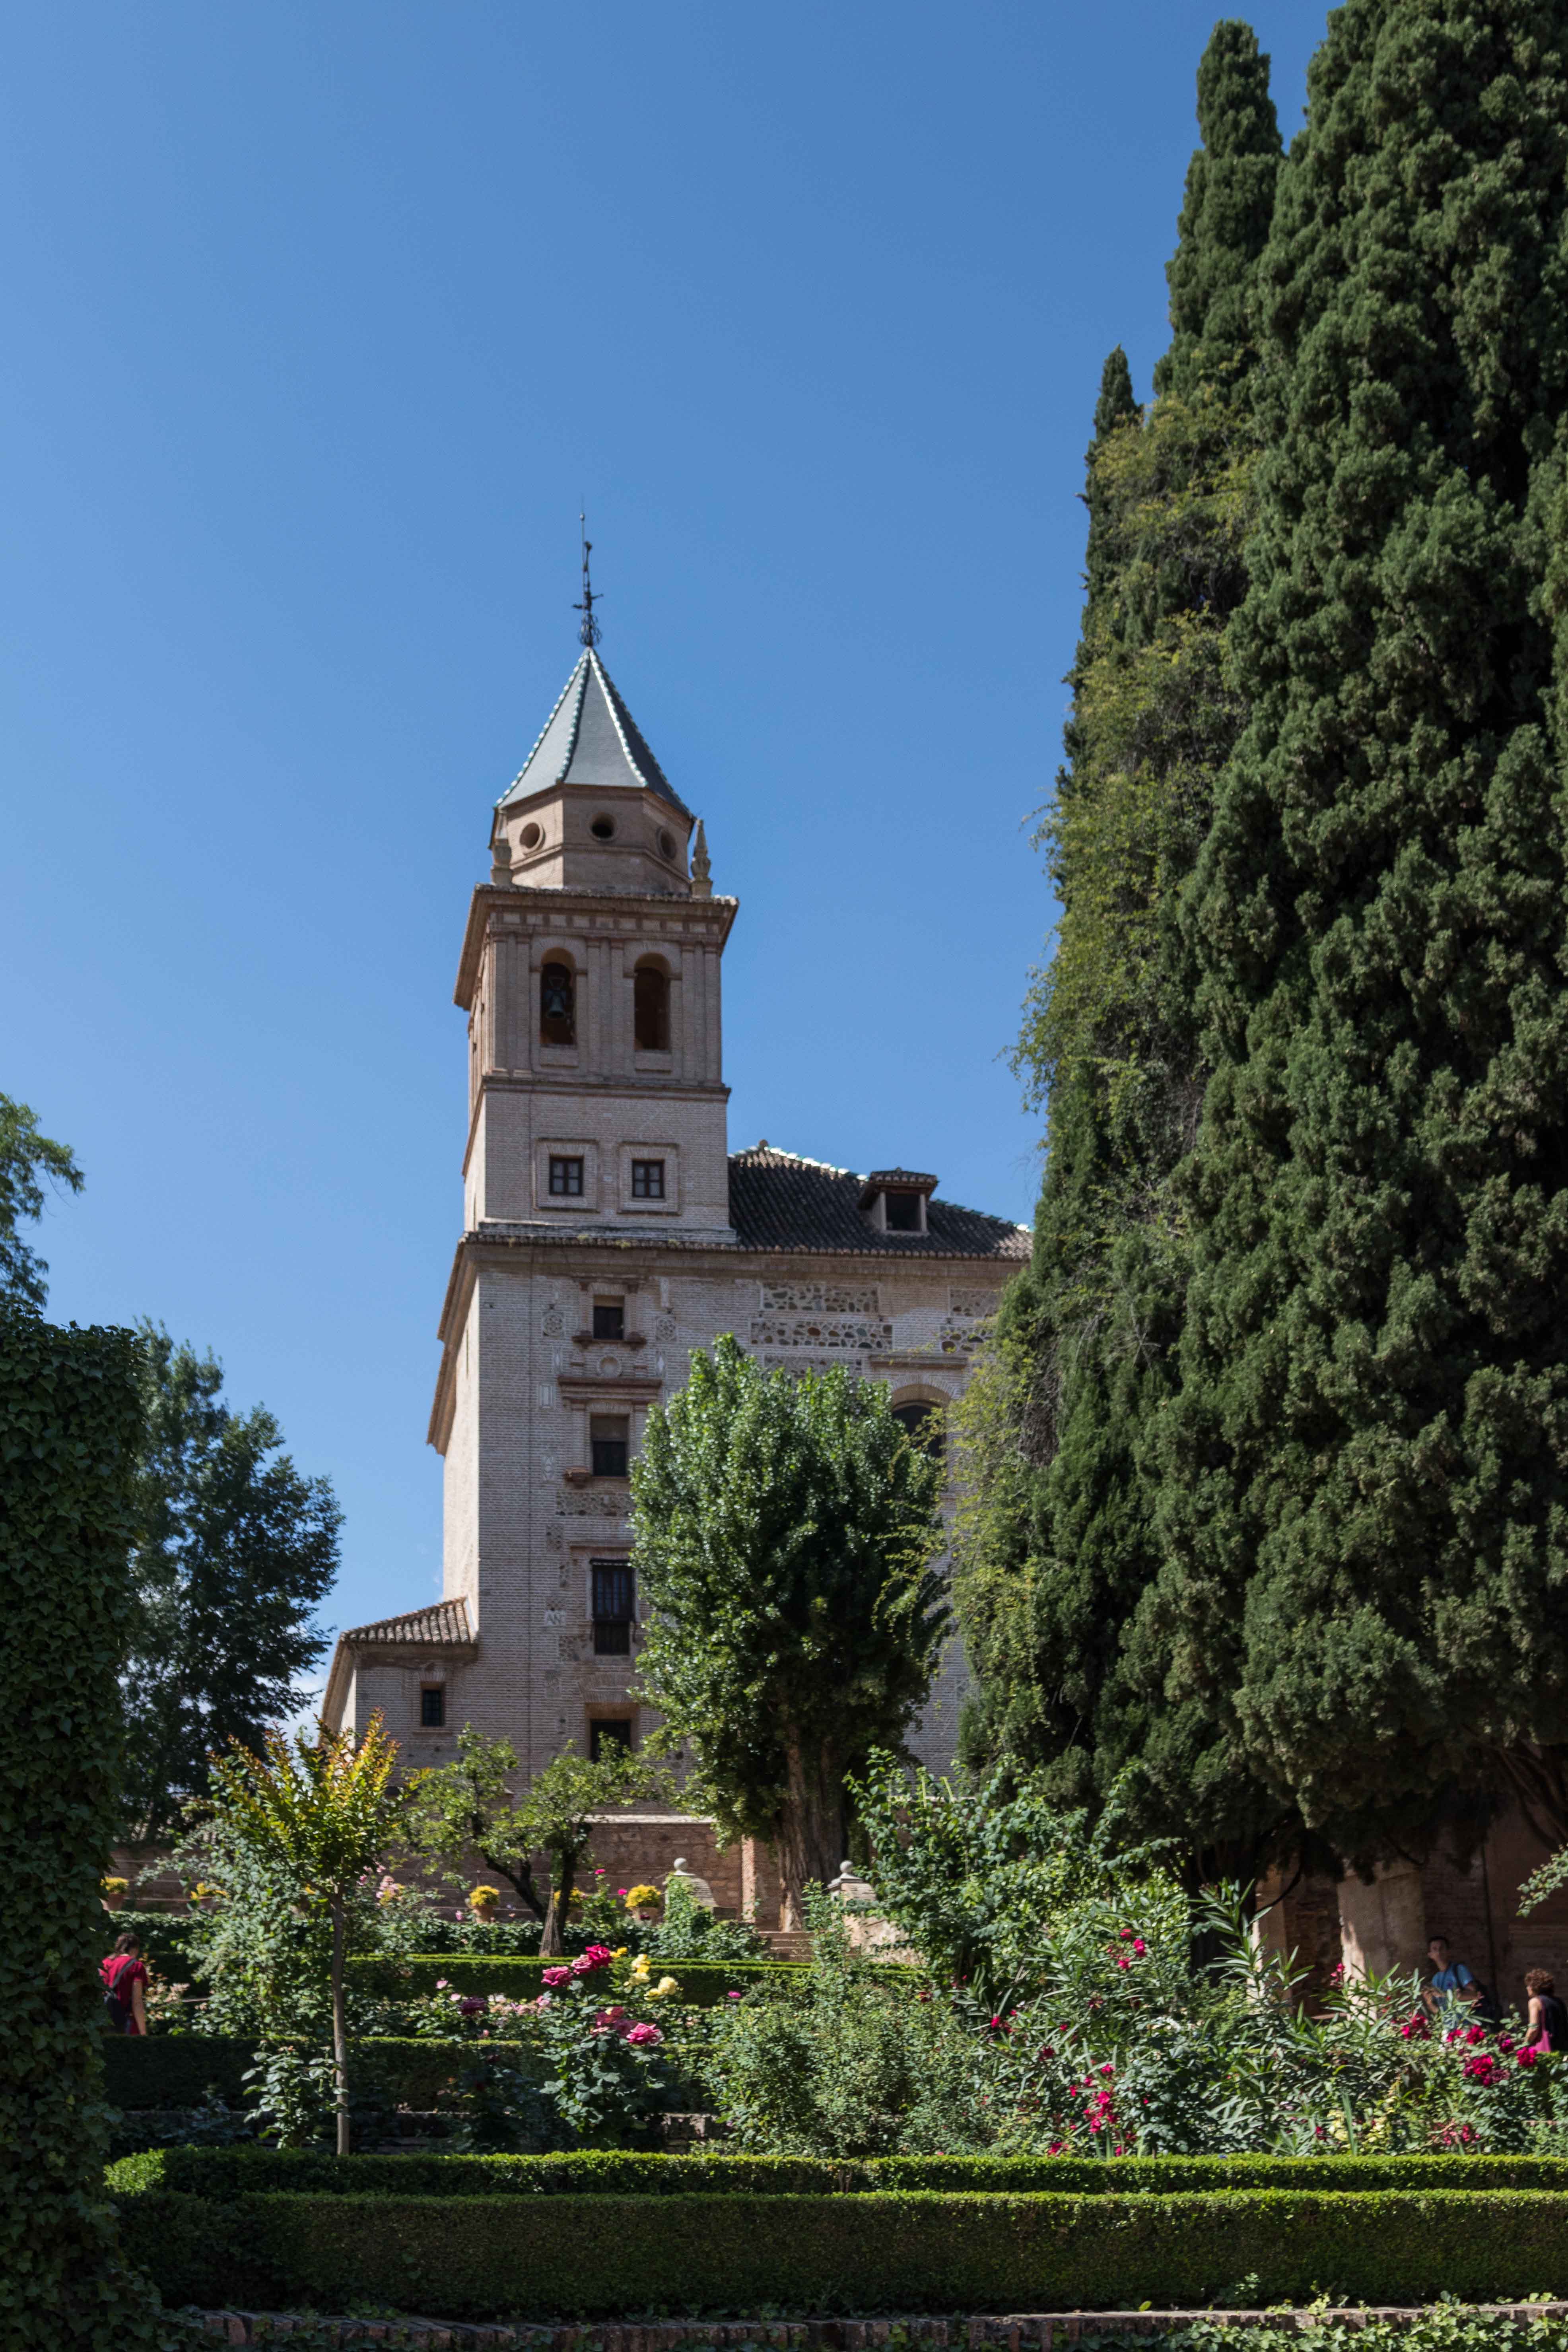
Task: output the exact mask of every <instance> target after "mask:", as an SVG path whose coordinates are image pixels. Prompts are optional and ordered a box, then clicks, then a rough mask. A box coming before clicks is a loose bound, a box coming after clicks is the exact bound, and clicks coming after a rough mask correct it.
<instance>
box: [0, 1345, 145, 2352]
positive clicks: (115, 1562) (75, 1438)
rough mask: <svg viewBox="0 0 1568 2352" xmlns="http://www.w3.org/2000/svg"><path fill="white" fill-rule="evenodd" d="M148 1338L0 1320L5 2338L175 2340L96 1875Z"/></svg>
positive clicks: (0, 2162) (112, 1780)
mask: <svg viewBox="0 0 1568 2352" xmlns="http://www.w3.org/2000/svg"><path fill="white" fill-rule="evenodd" d="M135 1347H136V1342H135V1339H134V1336H133V1334H132V1333H131V1332H129V1331H120V1330H80V1329H78V1328H76V1327H75V1326H74V1325H73V1326H72V1327H71V1328H68V1329H60V1328H57V1327H56V1326H55V1325H53V1324H49V1323H46V1322H44V1321H43V1319H42V1318H40V1317H38V1316H36V1315H31V1314H19V1313H9V1314H0V1607H3V1610H4V1626H5V1704H4V1705H3V1706H0V1853H4V1855H5V1879H6V1889H5V1893H6V1901H5V1915H6V1924H5V1936H4V1937H0V2018H3V2019H4V2021H5V2030H4V2032H0V2342H3V2343H4V2344H5V2347H7V2352H32V2347H38V2352H43V2347H48V2352H63V2347H70V2352H79V2347H80V2352H97V2347H100V2346H101V2347H104V2352H108V2347H110V2346H113V2347H124V2346H130V2345H137V2344H143V2343H147V2344H151V2343H154V2342H156V2341H157V2340H158V2328H157V2324H156V2322H155V2321H154V2320H153V2317H152V2316H151V2314H150V2311H149V2308H148V2301H149V2299H148V2298H147V2297H146V2296H145V2292H144V2291H143V2290H142V2289H141V2288H140V2287H139V2286H138V2284H136V2282H135V2281H134V2280H133V2279H130V2278H127V2276H126V2275H125V2274H124V2273H122V2272H121V2270H120V2268H119V2266H118V2263H117V2260H116V2239H115V2225H114V2220H113V2214H112V2210H111V2209H110V2206H109V2204H108V2202H107V2200H105V2198H104V2195H103V2186H102V2178H103V2160H104V2152H105V2147H106V2145H107V2133H106V2128H105V2124H106V2118H105V2110H104V2106H103V2101H102V2095H101V2084H102V2074H103V2065H102V2057H101V2052H100V2040H101V2036H100V2014H101V2004H100V1996H99V1992H98V1989H97V1988H98V1974H97V1970H98V1962H99V1959H100V1956H101V1954H102V1951H103V1948H104V1936H103V1930H104V1926H105V1921H104V1915H103V1911H102V1908H101V1906H100V1900H99V1877H100V1873H101V1871H102V1870H103V1868H104V1866H105V1864H106V1861H107V1859H108V1855H109V1851H110V1837H111V1833H112V1829H113V1812H114V1796H115V1789H116V1785H117V1766H118V1748H119V1703H120V1702H119V1685H118V1680H117V1669H118V1666H119V1662H120V1656H121V1647H122V1642H123V1633H124V1622H125V1617H126V1612H127V1608H128V1604H129V1599H130V1593H129V1579H128V1570H127V1557H128V1550H129V1505H128V1496H129V1489H130V1478H131V1472H132V1464H133V1460H134V1456H135V1453H136V1447H137V1443H138V1439H139V1435H140V1430H141V1406H140V1402H139V1399H138V1389H137V1382H136V1379H135Z"/></svg>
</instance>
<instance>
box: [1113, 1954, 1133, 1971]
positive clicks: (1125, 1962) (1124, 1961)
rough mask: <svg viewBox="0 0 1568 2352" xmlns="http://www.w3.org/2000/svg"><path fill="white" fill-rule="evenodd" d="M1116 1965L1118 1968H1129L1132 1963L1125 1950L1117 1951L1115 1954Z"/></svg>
mask: <svg viewBox="0 0 1568 2352" xmlns="http://www.w3.org/2000/svg"><path fill="white" fill-rule="evenodd" d="M1116 1965H1117V1967H1118V1968H1119V1969H1130V1968H1131V1966H1132V1963H1131V1960H1130V1959H1129V1958H1128V1957H1127V1955H1126V1953H1125V1952H1119V1953H1118V1954H1117V1956H1116Z"/></svg>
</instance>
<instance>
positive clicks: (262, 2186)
mask: <svg viewBox="0 0 1568 2352" xmlns="http://www.w3.org/2000/svg"><path fill="white" fill-rule="evenodd" d="M363 2046H366V2047H368V2048H370V2049H373V2050H374V2049H376V2048H378V2047H379V2048H380V2049H383V2050H385V2051H388V2052H390V2053H404V2052H407V2053H414V2054H412V2055H411V2060H410V2063H411V2065H414V2066H416V2065H417V2063H418V2058H417V2054H416V2053H420V2052H422V2051H429V2050H430V2049H431V2048H432V2045H431V2044H430V2043H428V2042H389V2043H382V2044H379V2045H378V2044H374V2043H371V2044H368V2045H363ZM437 2047H438V2045H437ZM110 2186H111V2187H112V2188H113V2189H116V2190H117V2191H120V2192H130V2191H133V2190H142V2189H179V2190H181V2191H183V2192H184V2193H185V2194H187V2195H190V2196H195V2197H210V2198H216V2199H218V2200H232V2199H234V2198H236V2197H238V2196H243V2195H248V2194H253V2193H255V2192H257V2191H260V2190H275V2189H279V2190H296V2191H300V2192H304V2191H307V2190H312V2191H313V2190H325V2191H331V2193H333V2194H334V2195H344V2194H351V2195H354V2196H383V2197H398V2196H409V2197H476V2196H477V2197H488V2196H497V2195H507V2196H524V2197H564V2196H583V2195H597V2196H614V2197H621V2196H637V2197H675V2196H682V2197H684V2196H689V2195H693V2194H697V2195H702V2196H719V2197H725V2196H728V2197H734V2196H742V2197H759V2196H762V2197H777V2196H818V2197H831V2196H845V2195H864V2194H867V2193H869V2192H872V2191H876V2190H905V2191H907V2190H910V2189H929V2190H941V2191H948V2192H951V2191H954V2190H960V2191H963V2190H977V2189H988V2190H993V2191H995V2190H1004V2191H1007V2192H1009V2193H1012V2194H1014V2195H1019V2194H1038V2193H1047V2194H1052V2195H1059V2194H1063V2193H1068V2194H1071V2195H1073V2196H1080V2197H1082V2196H1177V2195H1183V2194H1191V2193H1193V2192H1194V2191H1196V2190H1205V2189H1206V2190H1211V2191H1219V2192H1228V2191H1231V2190H1235V2189H1310V2190H1312V2191H1314V2192H1319V2193H1321V2192H1322V2191H1325V2190H1327V2191H1331V2192H1332V2193H1333V2194H1334V2195H1336V2196H1344V2195H1350V2196H1356V2195H1368V2194H1372V2193H1374V2192H1377V2191H1380V2190H1385V2189H1406V2190H1430V2189H1441V2190H1444V2191H1446V2192H1450V2193H1452V2192H1457V2191H1465V2192H1471V2193H1476V2194H1480V2193H1485V2192H1489V2191H1491V2190H1496V2189H1542V2190H1552V2191H1555V2192H1556V2193H1557V2194H1558V2195H1563V2193H1564V2192H1568V2158H1562V2157H1542V2156H1337V2157H1335V2156H1327V2157H1325V2156H1319V2157H1289V2156H1232V2157H1221V2156H1162V2157H1121V2158H1113V2159H1111V2160H1110V2161H1108V2162H1107V2161H1102V2160H1100V2159H1098V2158H1092V2157H1081V2158H1080V2157H1060V2156H1055V2157H991V2156H958V2157H952V2156H883V2157H867V2158H856V2159H853V2160H848V2161H843V2162H839V2161H834V2160H830V2159H828V2158H818V2157H805V2156H801V2157H794V2156H783V2157H779V2156H727V2155H722V2154H718V2153H715V2154H712V2155H692V2156H659V2155H643V2154H640V2153H633V2152H631V2151H629V2150H627V2151H622V2150H611V2151H598V2150H591V2151H585V2152H584V2153H580V2154H577V2155H570V2156H441V2155H429V2156H350V2157H336V2156H330V2155H328V2154H326V2153H325V2151H323V2152H321V2154H317V2153H316V2152H315V2151H314V2150H310V2149H293V2148H287V2149H284V2148H252V2147H232V2148H200V2147H174V2148H161V2149H157V2150H155V2151H153V2152H150V2153H149V2154H147V2155H144V2156H136V2157H131V2158H126V2159H125V2160H124V2161H123V2162H121V2164H118V2165H116V2166H115V2167H114V2168H113V2169H112V2170H111V2172H110ZM1561 2283H1562V2282H1559V2284H1561ZM1537 2284H1539V2282H1537Z"/></svg>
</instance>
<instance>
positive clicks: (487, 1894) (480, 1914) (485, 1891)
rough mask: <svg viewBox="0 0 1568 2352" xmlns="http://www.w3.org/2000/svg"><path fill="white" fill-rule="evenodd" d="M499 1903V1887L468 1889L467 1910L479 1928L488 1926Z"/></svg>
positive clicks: (474, 1887)
mask: <svg viewBox="0 0 1568 2352" xmlns="http://www.w3.org/2000/svg"><path fill="white" fill-rule="evenodd" d="M499 1905H500V1887H499V1886H470V1887H469V1889H468V1909H469V1910H470V1911H471V1912H472V1914H473V1916H474V1917H475V1918H476V1919H477V1920H478V1921H479V1925H480V1926H481V1927H489V1925H490V1923H491V1922H492V1920H493V1919H494V1918H495V1916H496V1911H497V1908H498V1906H499Z"/></svg>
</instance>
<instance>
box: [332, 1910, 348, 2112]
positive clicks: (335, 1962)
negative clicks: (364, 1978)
mask: <svg viewBox="0 0 1568 2352" xmlns="http://www.w3.org/2000/svg"><path fill="white" fill-rule="evenodd" d="M347 1942H348V1922H347V1919H346V1917H345V1916H344V1912H343V1899H342V1895H334V1897H333V1898H332V2078H333V2082H334V2084H335V2085H336V2092H337V2103H338V2154H339V2155H340V2156H347V2154H348V2152H349V2029H348V2019H347V2016H346V2014H345V2011H344V2004H343V1955H344V1949H345V1947H346V1945H347Z"/></svg>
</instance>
